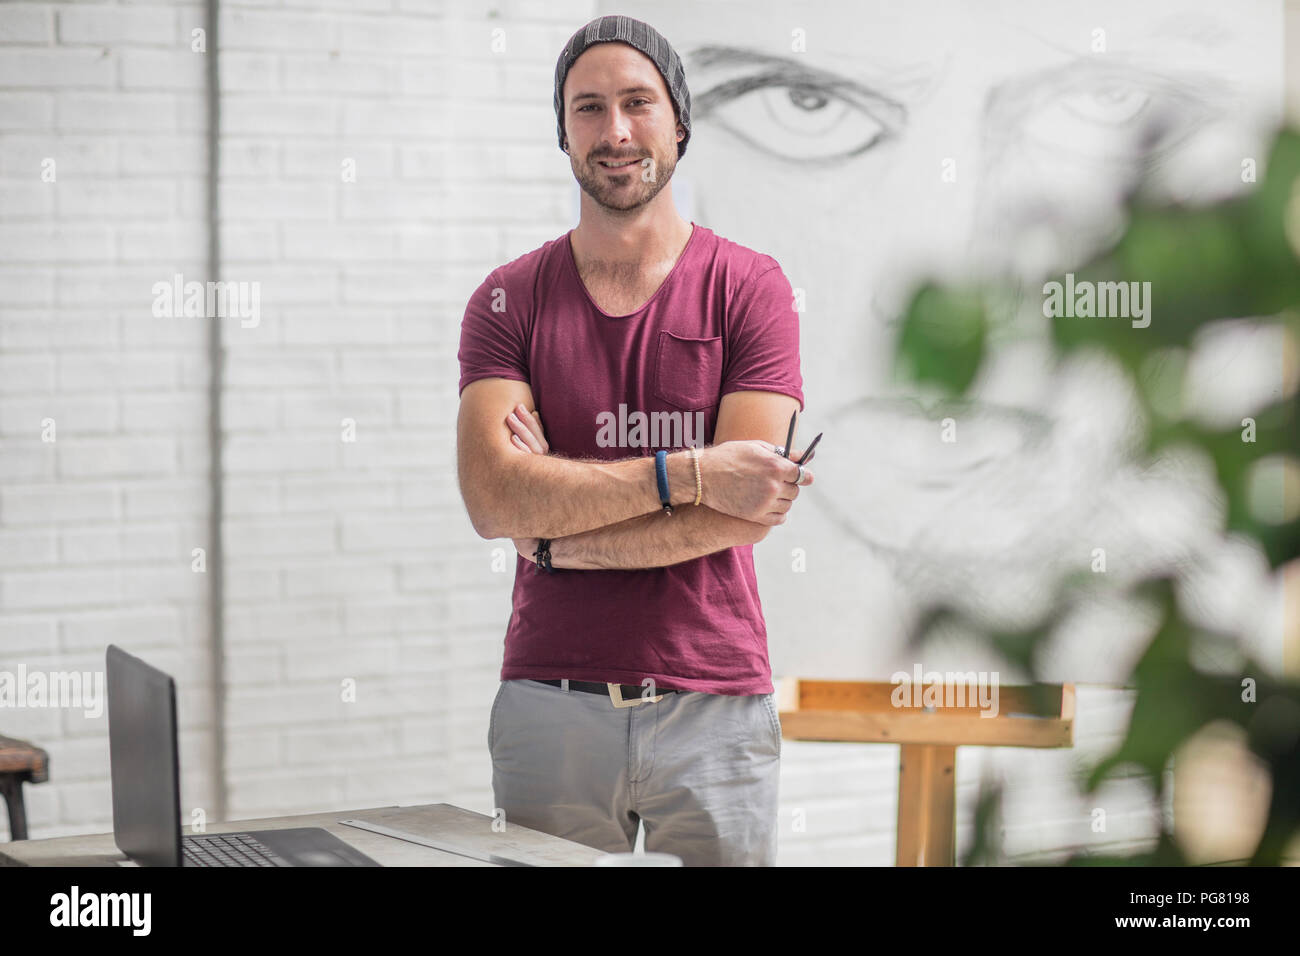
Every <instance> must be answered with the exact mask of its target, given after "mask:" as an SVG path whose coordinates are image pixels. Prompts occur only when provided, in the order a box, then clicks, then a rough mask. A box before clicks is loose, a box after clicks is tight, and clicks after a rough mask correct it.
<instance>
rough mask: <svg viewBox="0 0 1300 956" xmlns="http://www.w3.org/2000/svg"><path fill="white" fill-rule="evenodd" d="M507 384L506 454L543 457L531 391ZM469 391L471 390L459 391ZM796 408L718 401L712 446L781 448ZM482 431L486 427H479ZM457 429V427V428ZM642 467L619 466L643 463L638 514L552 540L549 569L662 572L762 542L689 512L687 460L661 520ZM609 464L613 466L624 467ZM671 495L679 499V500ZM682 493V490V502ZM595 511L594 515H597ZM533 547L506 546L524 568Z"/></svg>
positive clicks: (738, 397) (773, 397)
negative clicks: (744, 443)
mask: <svg viewBox="0 0 1300 956" xmlns="http://www.w3.org/2000/svg"><path fill="white" fill-rule="evenodd" d="M498 381H503V380H498ZM474 384H477V383H474ZM509 384H510V389H511V390H512V394H513V395H514V396H515V397H517V398H518V399H519V400H518V401H517V402H515V403H514V406H515V407H514V409H513V410H512V411H511V412H510V413H509V415H507V416H504V417H505V423H506V426H507V427H508V428H509V430H510V433H511V438H510V452H512V453H514V454H519V455H525V454H526V455H533V454H540V455H546V454H547V452H548V451H549V447H548V446H547V444H546V440H545V435H544V433H543V431H542V428H541V423H540V416H538V415H537V413H536V412H532V413H529V412H528V408H530V407H531V406H532V404H533V403H532V401H531V398H532V396H531V390H530V389H529V388H528V386H527V385H523V384H522V383H518V382H511V383H509ZM470 387H473V386H472V385H471V386H467V388H470ZM521 406H522V407H521ZM500 407H501V406H499V405H498V408H500ZM798 407H799V403H798V401H797V400H796V399H794V398H792V397H790V396H787V395H781V394H778V393H775V392H759V391H741V392H732V393H730V394H728V395H725V396H723V399H722V402H721V404H720V406H719V409H718V420H717V426H716V428H715V429H714V442H715V444H721V443H722V442H725V441H733V440H744V439H762V440H764V441H769V442H772V443H773V444H777V443H780V442H783V441H784V440H785V432H786V427H787V426H788V424H789V420H790V413H791V412H792V411H793V410H795V409H797V408H798ZM500 420H501V419H500V418H498V419H497V421H500ZM489 421H490V419H489ZM483 424H484V425H485V426H486V427H492V426H491V425H489V424H488V423H487V422H486V421H485V422H484V423H483ZM464 426H465V423H462V427H464ZM469 427H472V423H469ZM496 427H500V426H496ZM468 437H469V436H467V435H466V434H465V432H464V431H462V432H461V436H460V438H461V441H462V442H466V441H467V440H468ZM681 457H682V458H683V459H685V458H686V456H681ZM552 460H553V461H554V460H556V459H554V458H552ZM648 462H649V460H648V459H644V458H642V459H641V460H640V462H630V461H629V462H627V463H626V464H628V465H629V466H637V465H640V464H642V463H647V464H645V469H647V470H645V471H644V473H643V472H642V471H641V470H638V472H637V473H636V480H637V481H639V482H641V483H642V484H644V487H645V489H646V500H645V504H644V505H640V506H638V507H640V508H641V510H642V513H641V514H637V515H634V516H632V517H624V518H619V519H617V520H613V521H609V522H608V523H597V524H595V525H594V526H588V527H586V528H584V529H582V530H579V531H577V532H574V533H570V534H565V535H562V536H554V537H552V538H551V564H552V566H553V567H556V568H564V569H574V570H631V569H638V568H657V567H666V566H668V565H672V564H678V563H680V562H682V561H689V560H691V559H693V558H698V557H701V556H703V555H706V554H712V553H714V552H716V551H722V550H725V549H727V548H733V547H737V546H742V545H748V544H756V543H757V542H759V541H761V540H763V538H764V537H766V535H767V531H768V527H769V526H768V525H763V524H758V523H756V522H752V521H746V520H744V519H741V518H736V517H733V516H731V515H727V514H723V513H721V512H719V511H715V510H713V509H712V508H709V507H708V506H706V505H703V504H700V505H691V504H689V502H690V501H691V500H693V498H694V469H693V467H691V466H690V465H689V460H687V461H686V463H685V464H679V466H678V471H677V473H676V475H672V476H670V481H671V482H672V488H673V500H674V503H675V507H674V512H673V514H671V515H669V514H665V513H664V511H663V510H662V509H661V508H659V507H658V505H657V497H658V496H657V493H655V492H654V481H653V466H652V464H648ZM566 464H569V465H574V466H582V465H583V464H584V463H580V462H571V461H570V462H566ZM613 464H614V465H615V466H619V465H623V464H624V463H623V462H616V463H613ZM585 466H586V467H606V468H608V467H609V464H608V463H601V464H598V463H586V465H585ZM629 473H630V471H629ZM463 479H464V475H463V473H462V488H463V487H464V484H465V482H464V480H463ZM688 479H689V480H688ZM678 488H682V489H684V491H683V492H679V491H678V490H677V489H678ZM686 490H689V494H687V493H686ZM683 495H685V498H686V501H687V502H688V503H687V504H686V505H685V506H678V505H676V503H677V502H679V501H681V500H682V496H683ZM595 510H597V511H599V510H600V508H599V507H597V508H596V509H595ZM480 533H481V532H480ZM537 540H538V539H537V538H536V537H516V538H513V541H514V544H515V549H516V550H517V551H518V552H519V553H520V554H522V555H524V556H525V557H526V558H528V559H529V560H532V559H533V551H534V550H536V547H537Z"/></svg>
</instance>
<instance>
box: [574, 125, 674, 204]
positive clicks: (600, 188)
mask: <svg viewBox="0 0 1300 956" xmlns="http://www.w3.org/2000/svg"><path fill="white" fill-rule="evenodd" d="M601 158H608V157H601ZM651 158H652V159H653V160H654V165H653V167H646V166H644V165H642V163H643V162H644V157H642V159H641V161H640V162H638V163H636V164H635V165H633V166H629V167H628V168H627V172H624V173H618V174H617V175H611V174H610V173H608V172H606V171H605V168H604V167H603V166H601V165H600V160H599V159H590V160H588V161H587V162H585V163H582V164H580V165H579V164H576V163H575V164H574V169H573V174H574V176H576V177H577V179H578V185H579V186H581V187H582V191H583V192H585V193H586V194H587V195H588V196H590V197H591V198H592V199H593V200H595V201H596V203H597V204H598V205H599V206H601V208H603V209H608V210H611V211H615V212H629V211H631V210H633V209H639V208H640V207H642V206H644V205H645V204H646V203H648V202H650V200H652V199H654V198H655V196H657V195H659V192H660V190H662V189H663V188H664V186H666V185H668V180H670V179H672V177H673V171H674V170H675V169H676V168H677V144H676V143H675V142H674V143H673V144H672V148H671V150H669V151H668V152H666V153H658V152H654V151H652V152H651ZM648 168H652V169H653V170H654V178H653V180H650V181H646V180H644V179H643V178H642V177H643V176H644V175H645V174H646V171H647V169H648Z"/></svg>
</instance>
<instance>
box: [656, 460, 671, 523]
mask: <svg viewBox="0 0 1300 956" xmlns="http://www.w3.org/2000/svg"><path fill="white" fill-rule="evenodd" d="M655 478H657V479H658V481H659V503H660V504H661V505H663V506H664V511H666V512H667V513H668V514H672V513H673V506H672V498H671V497H669V494H668V452H666V451H657V452H655Z"/></svg>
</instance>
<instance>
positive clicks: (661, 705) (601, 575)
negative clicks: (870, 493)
mask: <svg viewBox="0 0 1300 956" xmlns="http://www.w3.org/2000/svg"><path fill="white" fill-rule="evenodd" d="M555 108H556V120H557V123H558V127H559V142H560V148H561V149H563V150H565V151H566V152H567V153H568V154H569V161H570V165H571V166H572V168H573V172H574V175H575V176H576V177H577V180H578V183H579V184H580V185H581V187H582V190H583V195H582V207H581V218H580V221H579V224H578V226H577V227H576V228H575V229H573V230H572V231H570V232H569V233H568V234H566V235H565V236H563V237H561V238H560V239H556V240H553V241H551V242H548V243H546V244H545V245H543V246H542V247H541V248H540V249H537V250H534V251H533V252H530V253H528V254H526V255H524V256H521V257H519V258H518V259H515V260H514V261H513V262H510V263H508V264H507V265H505V266H502V267H500V268H498V269H495V270H493V271H492V272H491V273H490V274H489V275H488V277H487V278H486V279H485V280H484V282H483V284H482V285H481V286H480V287H479V288H478V289H477V290H476V291H475V292H474V294H473V295H472V296H471V298H470V302H469V305H468V307H467V308H466V311H465V317H464V321H463V323H462V328H461V340H460V351H459V359H460V363H461V379H460V390H461V405H460V414H459V418H458V421H457V457H458V467H459V479H460V487H461V493H462V495H463V497H464V500H465V504H466V508H467V510H468V512H469V516H470V519H471V521H472V523H473V526H474V529H475V531H477V532H478V533H479V534H480V535H481V536H483V537H485V538H497V537H510V538H512V539H514V540H515V545H516V549H517V550H518V552H519V557H518V559H517V563H516V571H515V585H514V594H513V613H512V614H511V617H510V624H509V627H508V629H507V632H506V638H505V660H504V663H503V666H502V670H501V685H500V688H499V689H498V692H497V697H496V700H495V701H494V703H493V706H492V716H491V720H490V727H489V731H488V746H489V750H490V751H491V754H492V763H493V778H492V784H493V790H494V794H495V799H496V803H497V806H498V807H499V808H501V809H502V810H504V811H505V815H506V819H507V820H508V821H511V822H514V823H518V824H521V825H524V826H530V827H533V828H535V829H539V830H543V831H546V832H549V833H554V834H557V835H559V836H563V837H566V838H568V839H572V840H576V841H578V842H581V843H585V844H588V845H590V846H595V847H600V848H602V849H605V850H608V851H610V852H627V851H628V850H630V849H631V848H632V846H633V845H634V843H635V840H636V829H637V824H638V822H640V823H642V824H643V825H644V827H645V847H646V849H647V850H648V851H652V852H654V851H659V852H668V853H674V854H676V855H678V856H680V857H681V858H682V859H683V861H684V862H685V863H686V864H687V865H742V864H743V865H771V864H772V863H773V862H774V859H775V854H776V808H777V784H778V771H779V762H780V732H781V731H780V722H779V720H778V718H777V712H776V707H775V703H774V700H773V696H774V695H773V686H772V679H771V668H770V665H769V663H768V657H767V632H766V628H765V625H764V621H763V614H762V608H761V606H760V602H759V597H758V590H757V582H756V580H755V576H754V564H753V545H754V544H755V543H757V542H758V541H761V540H763V538H764V537H766V535H767V532H768V529H769V528H771V527H772V526H773V525H777V524H784V523H785V521H786V518H787V515H788V512H789V510H790V508H791V506H792V505H793V503H794V500H795V498H796V497H797V495H798V493H799V487H800V485H806V484H811V483H812V480H813V476H812V473H811V471H810V470H808V469H807V468H806V467H805V466H803V465H798V464H796V462H795V459H796V458H798V457H799V453H798V452H796V451H791V452H790V453H789V457H786V456H785V454H784V452H785V451H786V450H785V449H779V448H778V447H777V445H776V444H775V443H776V442H784V441H785V439H786V432H787V427H788V425H789V422H790V418H791V414H792V412H793V411H794V410H795V409H801V408H802V405H803V392H802V384H803V383H802V378H801V376H800V372H799V349H798V345H799V342H798V336H799V330H798V314H797V313H796V312H795V311H794V307H793V297H792V290H791V288H790V284H789V282H788V281H787V280H786V278H785V276H784V275H783V273H782V271H781V269H780V266H779V264H778V263H777V262H776V261H775V260H774V259H772V258H771V257H770V256H765V255H761V254H759V253H756V252H753V251H752V250H749V249H746V248H744V247H743V246H740V245H737V244H735V243H732V242H729V241H728V240H725V239H723V238H721V237H719V236H717V235H715V234H713V233H712V232H711V231H710V230H708V229H706V228H704V227H702V226H699V225H696V224H694V223H689V222H686V221H685V220H683V219H682V218H681V217H680V216H679V215H678V214H677V212H676V209H675V207H674V205H673V201H672V191H671V188H670V185H669V180H670V179H671V177H672V173H673V170H674V168H675V167H676V163H677V160H678V159H679V158H680V157H681V156H682V155H683V154H684V153H685V150H686V144H687V142H688V140H689V137H690V94H689V92H688V91H687V88H686V80H685V73H684V70H683V69H682V65H681V61H680V59H679V58H678V56H677V54H676V52H675V51H674V50H673V48H672V47H671V46H670V45H669V44H668V41H667V40H665V39H664V38H663V37H662V36H660V35H659V34H658V33H657V32H656V31H655V30H654V29H653V28H651V27H650V26H648V25H647V24H645V23H643V22H641V21H638V20H632V19H630V18H628V17H621V16H609V17H602V18H600V19H598V20H594V21H592V22H591V23H589V24H588V25H587V26H586V27H584V28H583V29H582V30H579V31H578V32H577V33H576V34H574V36H573V37H572V38H571V39H570V40H569V42H568V44H566V46H565V48H564V50H563V52H562V53H561V54H560V59H559V62H558V64H557V66H556V76H555ZM543 412H545V428H543V425H542V413H543ZM548 433H549V438H548ZM701 446H706V447H701ZM552 449H554V451H552ZM669 449H674V450H672V451H669ZM810 460H811V459H810ZM534 558H535V559H536V562H535V563H534Z"/></svg>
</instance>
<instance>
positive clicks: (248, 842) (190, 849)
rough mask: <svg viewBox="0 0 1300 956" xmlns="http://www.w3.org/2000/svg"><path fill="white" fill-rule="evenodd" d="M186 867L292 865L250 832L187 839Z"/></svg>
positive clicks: (183, 846) (184, 847)
mask: <svg viewBox="0 0 1300 956" xmlns="http://www.w3.org/2000/svg"><path fill="white" fill-rule="evenodd" d="M181 853H182V854H183V856H184V857H185V861H184V865H186V866H289V865H290V863H289V861H288V860H286V859H285V858H284V857H282V856H278V855H277V854H275V853H273V852H271V850H270V849H269V848H268V847H267V846H266V845H265V844H264V843H262V842H260V841H259V840H256V839H254V838H253V837H251V836H249V835H248V834H247V833H224V834H215V835H213V836H187V837H186V838H185V839H183V840H182V841H181Z"/></svg>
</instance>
